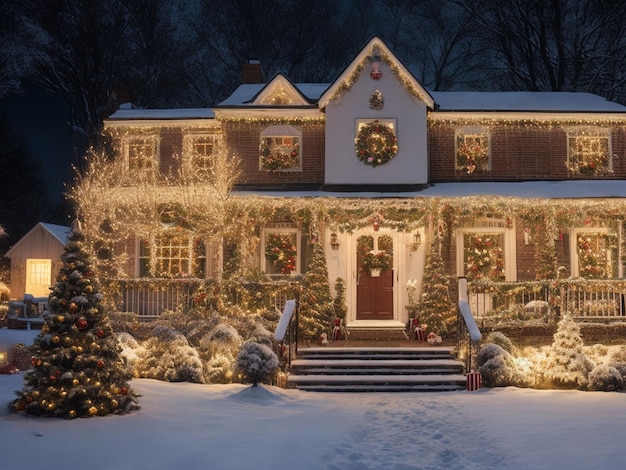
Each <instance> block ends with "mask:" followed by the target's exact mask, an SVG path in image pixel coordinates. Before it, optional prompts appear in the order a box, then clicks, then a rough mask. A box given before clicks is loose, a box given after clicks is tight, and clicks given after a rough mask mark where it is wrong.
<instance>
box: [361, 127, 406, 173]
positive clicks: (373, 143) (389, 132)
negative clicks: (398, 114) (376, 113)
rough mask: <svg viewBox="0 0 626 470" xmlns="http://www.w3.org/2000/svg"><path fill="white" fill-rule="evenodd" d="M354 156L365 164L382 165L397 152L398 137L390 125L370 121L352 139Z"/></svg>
mask: <svg viewBox="0 0 626 470" xmlns="http://www.w3.org/2000/svg"><path fill="white" fill-rule="evenodd" d="M354 146H355V149H356V156H357V157H358V159H359V160H361V161H362V162H363V163H365V164H366V165H371V166H373V167H376V166H378V165H384V164H385V163H387V162H388V161H389V160H391V159H392V158H393V157H395V156H396V154H397V153H398V139H397V138H396V134H395V133H394V132H393V129H392V128H391V126H388V125H386V124H383V123H382V122H380V121H377V120H376V121H372V122H370V123H368V124H366V125H364V126H363V127H361V129H360V130H359V133H358V135H357V137H356V139H354Z"/></svg>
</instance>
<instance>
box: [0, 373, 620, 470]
mask: <svg viewBox="0 0 626 470" xmlns="http://www.w3.org/2000/svg"><path fill="white" fill-rule="evenodd" d="M132 386H133V387H134V388H135V389H136V390H137V391H138V392H139V393H140V394H141V395H142V396H141V397H140V401H139V404H140V405H141V409H140V410H138V411H135V412H133V413H131V414H129V415H125V416H107V417H96V418H83V419H77V420H72V421H69V420H59V419H54V418H35V417H27V416H22V415H17V414H10V413H9V412H8V410H7V408H6V407H4V406H3V407H2V408H0V463H1V468H2V469H6V470H14V469H22V468H27V469H29V470H38V469H41V470H61V469H62V470H66V469H67V468H89V469H92V470H99V469H115V470H124V469H128V470H131V469H132V470H136V469H143V468H149V469H151V470H158V469H164V470H166V469H167V470H171V469H180V470H183V469H185V470H193V469H213V470H221V469H237V470H239V469H259V470H260V469H276V468H284V469H328V470H339V469H354V470H356V469H359V470H363V469H402V470H409V469H444V468H445V469H501V468H502V469H508V470H511V469H525V470H531V469H550V470H552V469H555V468H567V469H569V470H576V469H600V468H607V469H608V468H624V466H625V465H626V453H625V452H624V436H626V420H625V419H623V410H624V409H626V393H603V392H579V391H554V390H531V389H518V388H502V389H481V390H479V391H476V392H443V393H362V394H358V393H346V394H325V393H312V392H301V391H297V390H283V389H279V388H275V387H269V386H259V387H257V388H251V387H248V386H245V385H239V384H234V385H198V384H191V383H167V382H159V381H156V380H151V379H134V380H133V381H132ZM21 387H22V376H21V374H17V375H0V403H3V404H4V403H8V402H9V401H10V400H11V399H12V398H13V397H14V390H18V389H21Z"/></svg>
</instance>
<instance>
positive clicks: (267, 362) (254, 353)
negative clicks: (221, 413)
mask: <svg viewBox="0 0 626 470" xmlns="http://www.w3.org/2000/svg"><path fill="white" fill-rule="evenodd" d="M278 364H279V361H278V357H277V356H276V354H275V353H274V351H272V350H271V348H269V347H268V346H266V345H265V344H259V343H256V342H254V341H249V342H247V343H244V344H243V346H242V347H241V349H240V350H239V354H238V355H237V369H238V370H239V371H241V373H242V374H243V375H244V377H245V378H246V379H247V380H248V382H252V386H254V387H256V386H257V384H258V383H259V382H266V381H269V380H270V379H271V378H272V377H273V375H274V374H275V373H276V371H277V370H278Z"/></svg>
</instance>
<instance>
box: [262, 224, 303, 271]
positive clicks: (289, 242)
mask: <svg viewBox="0 0 626 470" xmlns="http://www.w3.org/2000/svg"><path fill="white" fill-rule="evenodd" d="M296 255H297V248H296V245H295V244H294V241H293V236H292V235H291V234H289V233H273V234H270V235H268V237H267V241H266V243H265V257H266V258H267V259H268V260H269V261H270V262H271V263H272V265H273V266H275V267H276V268H278V269H279V270H280V273H281V274H291V273H292V272H293V271H295V270H296Z"/></svg>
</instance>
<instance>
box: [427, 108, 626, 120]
mask: <svg viewBox="0 0 626 470" xmlns="http://www.w3.org/2000/svg"><path fill="white" fill-rule="evenodd" d="M572 116H575V117H576V118H577V119H580V120H594V119H598V117H599V116H602V118H603V119H606V120H614V121H620V120H621V121H623V120H625V119H626V112H624V111H621V112H620V111H588V110H586V111H585V110H583V111H568V110H558V111H549V110H538V111H528V110H520V111H511V110H497V109H486V110H442V109H437V110H436V111H430V112H429V113H428V117H429V119H433V120H437V119H445V120H450V119H468V118H493V119H498V120H506V119H522V118H527V119H530V118H532V119H536V120H553V121H554V120H556V121H558V120H563V121H568V120H571V119H572Z"/></svg>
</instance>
